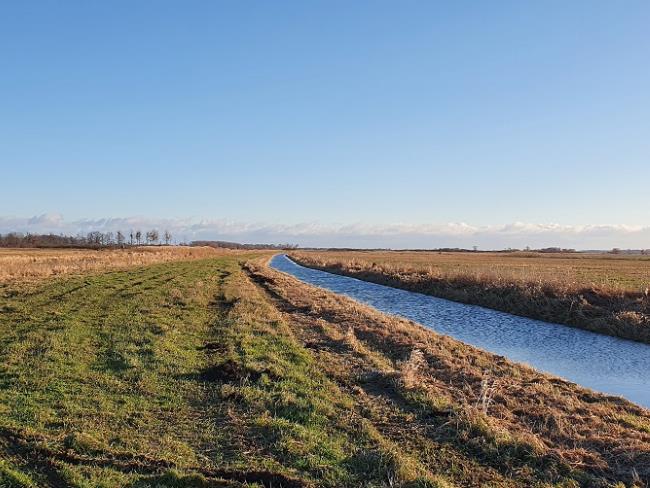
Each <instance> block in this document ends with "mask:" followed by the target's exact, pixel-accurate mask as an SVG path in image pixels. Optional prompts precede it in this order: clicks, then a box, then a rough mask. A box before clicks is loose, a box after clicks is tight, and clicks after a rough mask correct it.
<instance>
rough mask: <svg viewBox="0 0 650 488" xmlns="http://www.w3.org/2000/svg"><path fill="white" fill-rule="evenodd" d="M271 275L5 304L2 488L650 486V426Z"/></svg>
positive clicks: (148, 283)
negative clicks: (646, 484) (36, 487)
mask: <svg viewBox="0 0 650 488" xmlns="http://www.w3.org/2000/svg"><path fill="white" fill-rule="evenodd" d="M263 261H264V258H260V257H259V255H250V256H246V255H237V256H232V255H231V256H224V257H219V258H211V259H204V260H195V261H190V262H173V263H164V264H155V265H150V266H145V267H137V268H132V269H129V270H123V271H111V272H105V273H101V274H88V275H83V276H70V277H66V278H58V279H50V280H47V281H42V282H37V283H10V284H4V285H0V486H1V487H32V486H46V487H47V486H49V487H59V486H74V487H149V486H151V487H221V486H265V487H276V488H277V487H281V486H282V487H300V486H331V487H337V486H350V487H354V486H367V487H379V486H387V487H388V486H401V487H427V486H428V487H436V486H437V487H450V486H468V487H469V486H493V487H496V486H500V487H528V486H539V487H542V486H558V487H559V486H563V487H574V486H585V487H591V486H595V487H597V486H623V484H625V485H627V486H633V485H636V486H644V483H646V482H647V480H648V477H649V476H650V414H649V413H648V412H647V411H646V410H643V409H641V408H639V407H636V406H634V405H632V404H630V403H628V402H625V401H623V400H620V399H615V398H611V397H605V396H602V395H597V394H594V393H592V392H590V391H588V390H585V389H582V388H578V387H576V386H575V385H571V384H569V383H566V382H564V381H561V380H557V379H555V378H552V377H548V376H546V375H542V374H539V373H536V372H534V371H532V370H530V369H528V368H524V367H520V366H516V365H513V364H511V363H509V362H508V361H505V360H504V359H503V358H497V357H495V356H492V355H490V354H487V353H483V352H481V351H478V350H476V349H473V348H471V347H468V346H464V345H463V344H461V343H458V342H456V341H453V340H451V339H449V338H444V337H440V336H437V335H435V334H434V333H432V332H429V331H426V330H424V329H422V328H421V327H419V326H417V325H415V324H412V323H409V322H407V321H403V320H399V319H395V318H391V317H387V316H384V315H381V314H378V313H376V312H374V311H372V310H370V309H367V308H365V307H362V306H359V305H356V304H354V303H352V302H350V301H349V300H346V299H344V298H341V297H336V296H334V295H332V294H329V293H327V292H324V291H322V290H317V289H314V288H312V287H309V286H307V285H304V284H301V283H299V282H297V281H296V280H294V279H293V278H290V277H288V276H285V275H282V274H280V273H277V272H275V271H273V270H270V269H268V268H267V267H266V266H265V265H264V262H263ZM617 483H619V484H618V485H617Z"/></svg>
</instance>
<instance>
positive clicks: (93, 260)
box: [0, 246, 233, 282]
mask: <svg viewBox="0 0 650 488" xmlns="http://www.w3.org/2000/svg"><path fill="white" fill-rule="evenodd" d="M232 252H233V251H228V250H225V249H214V248H211V247H186V246H152V247H144V246H143V247H133V248H128V249H108V250H100V251H97V250H90V249H0V282H9V281H18V280H34V279H42V278H48V277H52V276H58V275H63V274H75V273H87V272H92V271H99V270H108V269H123V268H129V267H133V266H144V265H147V264H154V263H162V262H169V261H183V260H191V259H201V258H208V257H212V256H221V255H224V254H227V253H232Z"/></svg>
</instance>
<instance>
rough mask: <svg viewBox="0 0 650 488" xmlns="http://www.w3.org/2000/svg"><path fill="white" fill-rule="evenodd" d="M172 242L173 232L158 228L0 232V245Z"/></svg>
mask: <svg viewBox="0 0 650 488" xmlns="http://www.w3.org/2000/svg"><path fill="white" fill-rule="evenodd" d="M171 242H172V234H171V232H169V231H168V230H165V231H164V232H163V233H162V235H161V234H160V233H159V232H158V230H157V229H151V230H148V231H145V232H142V230H140V229H137V230H130V231H129V232H128V234H125V233H124V232H122V231H121V230H118V231H117V232H99V231H92V232H88V233H87V234H86V235H85V236H84V235H81V234H80V235H76V236H67V235H63V234H58V235H57V234H30V233H27V234H23V233H20V232H10V233H8V234H4V235H3V234H0V247H91V248H100V247H126V246H142V245H158V244H164V245H166V246H168V245H169V244H171Z"/></svg>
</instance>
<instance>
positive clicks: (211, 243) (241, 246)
mask: <svg viewBox="0 0 650 488" xmlns="http://www.w3.org/2000/svg"><path fill="white" fill-rule="evenodd" d="M190 246H210V247H216V248H223V249H247V250H254V249H279V250H284V251H288V250H291V249H298V244H239V243H238V242H228V241H192V242H191V243H190Z"/></svg>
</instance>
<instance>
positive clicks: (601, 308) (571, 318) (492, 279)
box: [291, 252, 650, 343]
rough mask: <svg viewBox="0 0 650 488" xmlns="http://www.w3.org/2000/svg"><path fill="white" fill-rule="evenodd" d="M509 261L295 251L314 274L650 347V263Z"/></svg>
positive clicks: (476, 256)
mask: <svg viewBox="0 0 650 488" xmlns="http://www.w3.org/2000/svg"><path fill="white" fill-rule="evenodd" d="M450 254H453V255H452V256H450ZM509 256H510V255H508V254H505V255H503V256H499V255H495V254H480V253H478V254H463V253H448V254H447V255H444V254H441V255H440V256H437V255H436V253H387V252H381V253H379V252H377V253H373V252H369V253H361V252H348V253H342V252H338V253H336V252H335V253H327V252H322V253H312V252H300V253H296V252H294V253H291V258H292V259H294V260H296V261H297V262H298V263H300V264H302V265H304V266H308V267H311V268H316V269H320V270H324V271H328V272H331V273H337V274H342V275H346V276H352V277H355V278H359V279H362V280H366V281H371V282H373V283H379V284H383V285H388V286H393V287H396V288H402V289H406V290H410V291H417V292H419V293H425V294H428V295H433V296H437V297H441V298H446V299H449V300H454V301H458V302H463V303H471V304H474V305H481V306H484V307H488V308H493V309H496V310H501V311H504V312H509V313H513V314H516V315H521V316H525V317H531V318H534V319H539V320H545V321H549V322H556V323H561V324H566V325H570V326H572V327H578V328H581V329H587V330H591V331H593V332H599V333H602V334H608V335H612V336H617V337H622V338H625V339H630V340H635V341H640V342H645V343H650V292H649V287H650V278H647V277H648V276H650V274H648V265H649V263H650V262H649V261H648V260H645V259H615V258H614V259H612V258H604V257H600V258H593V257H591V258H566V257H565V258H546V257H529V258H526V257H521V256H514V257H512V256H511V257H509ZM521 263H523V264H521ZM607 270H609V271H607ZM606 273H609V276H615V277H616V280H613V279H611V280H610V281H607V280H605V278H604V276H605V275H606ZM589 279H594V280H600V281H591V282H590V281H589ZM612 280H613V281H612ZM644 280H647V281H644ZM608 282H609V283H610V284H607V283H608ZM624 283H627V284H624ZM642 283H645V285H642Z"/></svg>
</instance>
